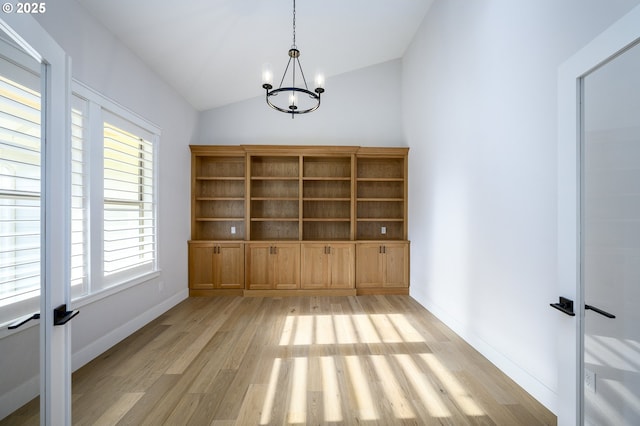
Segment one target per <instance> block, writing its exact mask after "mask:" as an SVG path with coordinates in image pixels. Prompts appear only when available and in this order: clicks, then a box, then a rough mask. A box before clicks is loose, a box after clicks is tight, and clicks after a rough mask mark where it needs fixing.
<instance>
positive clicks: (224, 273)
mask: <svg viewBox="0 0 640 426" xmlns="http://www.w3.org/2000/svg"><path fill="white" fill-rule="evenodd" d="M214 260H215V262H214V268H215V269H214V273H215V274H216V281H215V284H216V287H217V288H244V247H243V245H242V244H229V243H225V244H219V245H218V253H216V254H215V257H214Z"/></svg>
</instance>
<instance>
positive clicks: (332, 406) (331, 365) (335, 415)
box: [320, 356, 342, 422]
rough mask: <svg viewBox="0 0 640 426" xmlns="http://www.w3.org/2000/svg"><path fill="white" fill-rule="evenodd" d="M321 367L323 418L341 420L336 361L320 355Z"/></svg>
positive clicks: (327, 420)
mask: <svg viewBox="0 0 640 426" xmlns="http://www.w3.org/2000/svg"><path fill="white" fill-rule="evenodd" d="M320 368H321V369H322V388H323V390H322V398H323V404H324V420H325V421H326V422H341V421H342V407H341V406H340V386H338V375H337V372H336V362H335V360H334V358H333V357H332V356H323V357H320Z"/></svg>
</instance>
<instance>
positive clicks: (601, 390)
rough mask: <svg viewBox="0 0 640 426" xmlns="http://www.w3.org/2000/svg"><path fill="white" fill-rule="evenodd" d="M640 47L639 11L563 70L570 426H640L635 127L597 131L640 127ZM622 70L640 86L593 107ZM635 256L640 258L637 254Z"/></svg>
mask: <svg viewBox="0 0 640 426" xmlns="http://www.w3.org/2000/svg"><path fill="white" fill-rule="evenodd" d="M639 41H640V6H638V7H636V8H635V9H633V10H632V11H631V12H629V13H628V14H627V15H625V16H624V17H623V18H622V19H620V20H619V21H618V22H616V23H615V24H614V25H612V26H611V27H610V28H609V29H607V30H606V31H605V32H603V33H602V34H601V35H600V36H598V37H597V38H596V39H594V40H593V41H592V42H591V43H589V44H588V45H587V46H585V47H584V48H583V49H581V50H580V51H579V52H577V53H576V54H575V55H574V56H573V57H571V58H570V59H569V60H568V61H566V62H565V63H564V64H562V66H561V67H560V69H559V73H558V101H559V102H558V107H559V117H558V126H559V127H558V200H557V201H558V287H559V292H560V294H559V296H562V297H565V298H567V299H570V300H572V301H573V309H574V311H575V316H568V315H567V316H565V315H562V314H557V315H558V324H557V325H558V327H557V330H558V335H557V337H558V340H557V345H558V402H557V407H556V412H557V414H558V424H559V425H561V426H562V425H577V424H598V425H619V424H620V425H624V424H625V422H630V423H627V424H638V421H637V417H635V416H637V413H634V411H635V410H636V409H635V407H637V406H638V403H639V402H640V401H638V387H637V383H638V373H637V369H638V359H639V357H640V342H639V339H638V338H637V334H635V333H637V332H636V329H637V328H639V327H638V321H637V320H634V318H633V315H634V313H633V310H634V309H635V310H637V309H638V301H637V291H638V289H637V287H638V283H639V278H640V277H639V276H638V275H636V276H635V283H634V282H633V274H637V271H638V269H637V264H634V261H633V256H634V249H633V247H634V244H635V247H636V249H637V247H639V246H638V237H640V235H638V229H639V228H638V214H639V213H640V211H639V210H638V204H637V201H634V199H633V195H632V194H631V193H630V192H629V191H633V190H634V189H633V188H635V190H636V191H638V188H639V187H638V186H637V182H634V181H633V180H628V179H627V178H628V177H629V173H631V174H633V172H632V171H631V168H629V167H627V166H626V165H628V164H630V163H631V162H632V161H631V160H632V159H633V156H634V155H636V157H635V158H636V164H635V167H637V166H638V157H637V154H638V151H637V145H636V146H635V148H634V146H633V144H630V143H629V142H628V139H629V137H631V138H633V136H630V133H633V131H632V130H630V129H628V128H625V129H624V130H618V131H615V130H613V131H611V129H608V130H607V131H610V133H611V132H613V133H614V134H615V135H616V138H620V137H621V139H620V140H617V142H613V143H603V142H602V140H603V139H602V138H600V139H598V137H600V136H603V135H604V133H606V132H604V133H603V132H600V133H599V134H598V133H597V132H595V129H597V128H598V127H602V128H609V127H611V126H612V124H613V123H609V124H604V120H603V119H604V118H605V117H612V116H613V115H615V116H616V117H615V119H616V120H619V119H620V118H624V119H625V120H628V119H629V117H628V115H629V114H636V116H635V119H633V118H632V119H631V120H630V121H627V123H632V122H634V123H635V124H633V125H629V124H628V125H625V127H633V126H637V125H638V124H639V120H638V116H637V114H638V112H637V111H635V112H634V111H632V110H624V111H623V110H622V109H620V107H621V106H622V105H623V102H625V100H629V99H625V98H624V97H626V96H628V95H629V94H630V93H631V92H632V91H633V90H636V89H637V87H638V81H637V75H638V71H637V70H636V71H635V74H633V71H631V70H630V69H626V68H628V67H629V64H628V63H627V64H626V65H625V55H626V53H631V54H633V51H634V50H635V49H637V47H634V46H635V45H636V44H637V43H638V42H639ZM625 52H626V53H625ZM619 60H620V61H621V62H618V61H619ZM617 63H618V64H620V65H622V68H624V69H626V71H624V72H625V73H626V72H630V75H631V79H632V80H631V82H629V80H627V82H626V83H625V82H624V81H622V80H620V81H615V82H613V83H615V84H616V85H624V84H626V85H627V89H623V90H619V89H616V93H617V94H618V95H621V96H623V97H622V98H620V97H618V98H616V96H613V92H612V91H608V93H601V95H602V99H600V100H597V101H596V103H594V104H592V105H588V104H587V102H591V101H593V100H594V99H596V97H594V96H596V95H597V94H598V92H599V91H600V92H601V91H602V90H603V89H604V88H603V87H602V86H601V85H600V86H599V84H601V82H600V83H598V80H599V79H601V77H599V75H601V76H604V77H607V78H606V79H605V80H607V79H609V78H610V76H606V74H607V71H606V70H607V69H609V67H610V66H613V68H611V70H612V71H614V70H615V67H616V64H617ZM634 77H635V78H636V79H635V81H633V80H634ZM629 84H631V85H632V86H634V87H630V86H629ZM623 92H628V93H626V94H624V95H623V94H622V93H623ZM636 93H637V92H636ZM614 105H617V106H614ZM615 108H618V109H617V110H616V109H615ZM611 112H614V114H610V113H611ZM600 114H602V115H600ZM609 136H611V135H609ZM609 136H606V137H604V138H605V139H609ZM635 137H637V133H636V136H635ZM622 139H627V142H626V143H625V142H622ZM609 140H610V139H609ZM622 148H624V149H623V150H622ZM634 149H635V151H634ZM607 156H608V157H607ZM616 157H617V159H616ZM619 160H622V162H620V161H619ZM625 161H626V162H627V163H625ZM625 164H626V165H625ZM616 169H617V170H616ZM622 174H627V176H626V177H622ZM636 195H637V194H636ZM634 202H635V203H636V204H635V207H634V205H633V203H634ZM633 218H635V219H633ZM634 220H636V224H635V228H634V224H633V221H634ZM633 232H635V233H636V236H635V238H634V236H633ZM634 239H635V242H633V240H634ZM635 256H636V259H638V253H637V251H636V252H635ZM636 263H637V261H636ZM634 299H635V301H634ZM629 305H632V308H631V312H630V311H629V309H628V308H629ZM633 305H635V306H633ZM587 308H589V309H587ZM592 308H593V309H592ZM595 309H598V310H599V311H601V312H600V313H598V311H596V310H595ZM607 313H609V314H613V315H614V316H615V317H616V318H608V317H607V316H606V315H605V314H607ZM585 366H586V371H585ZM621 367H622V368H621ZM585 372H586V373H587V374H586V375H585ZM585 379H586V380H585ZM594 383H595V389H594ZM594 390H595V392H594ZM585 395H587V397H586V398H585ZM596 406H600V407H605V406H606V407H607V408H606V410H605V412H606V415H605V417H602V416H601V415H600V414H596V412H597V410H599V408H598V409H596V408H595V407H596ZM614 412H615V414H613V413H614Z"/></svg>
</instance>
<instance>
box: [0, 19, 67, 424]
mask: <svg viewBox="0 0 640 426" xmlns="http://www.w3.org/2000/svg"><path fill="white" fill-rule="evenodd" d="M0 27H1V28H2V29H3V30H4V31H5V32H6V33H7V34H9V36H10V37H12V38H13V39H14V41H15V42H16V43H17V44H19V45H20V46H21V47H22V48H23V49H24V50H25V51H26V52H27V53H28V54H30V55H31V56H33V57H34V59H36V60H37V61H38V62H40V63H41V64H42V70H41V81H43V84H42V90H41V93H44V94H45V96H44V102H43V103H42V105H41V110H42V125H41V126H43V127H42V137H41V139H42V140H43V141H44V143H43V145H42V149H41V155H42V156H43V161H42V172H41V182H42V184H41V200H42V201H41V206H42V207H41V208H42V211H43V214H42V218H41V219H42V222H41V223H42V224H44V226H43V232H42V233H41V235H42V237H41V238H42V243H41V253H42V254H41V265H42V266H41V289H42V291H41V296H40V424H42V425H45V424H46V425H49V424H56V425H70V424H71V334H70V328H69V325H64V326H58V327H54V325H53V310H54V308H56V307H58V306H60V305H63V304H66V305H67V306H69V304H70V207H71V177H70V167H71V166H70V162H71V156H70V126H71V120H70V103H69V96H70V93H71V92H70V88H71V72H70V70H71V61H70V58H69V57H68V56H67V55H66V53H65V52H64V50H63V49H62V48H61V47H60V46H59V45H58V44H57V43H56V42H55V40H54V39H53V38H52V37H51V36H50V35H49V34H48V33H47V32H46V31H45V30H44V29H43V28H42V27H41V26H40V24H39V23H38V22H37V21H36V20H35V19H34V18H33V17H32V16H29V15H26V14H17V13H13V14H11V13H6V14H3V15H2V17H1V18H0Z"/></svg>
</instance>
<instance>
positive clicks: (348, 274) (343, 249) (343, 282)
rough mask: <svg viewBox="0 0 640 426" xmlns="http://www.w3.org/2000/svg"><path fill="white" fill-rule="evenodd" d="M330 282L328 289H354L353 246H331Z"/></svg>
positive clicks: (354, 252) (354, 266) (354, 251)
mask: <svg viewBox="0 0 640 426" xmlns="http://www.w3.org/2000/svg"><path fill="white" fill-rule="evenodd" d="M330 250H331V255H330V256H329V259H330V266H331V280H330V284H329V287H330V288H354V287H355V275H356V273H355V272H356V265H355V257H356V256H355V254H356V250H355V245H354V244H331V245H330Z"/></svg>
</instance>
